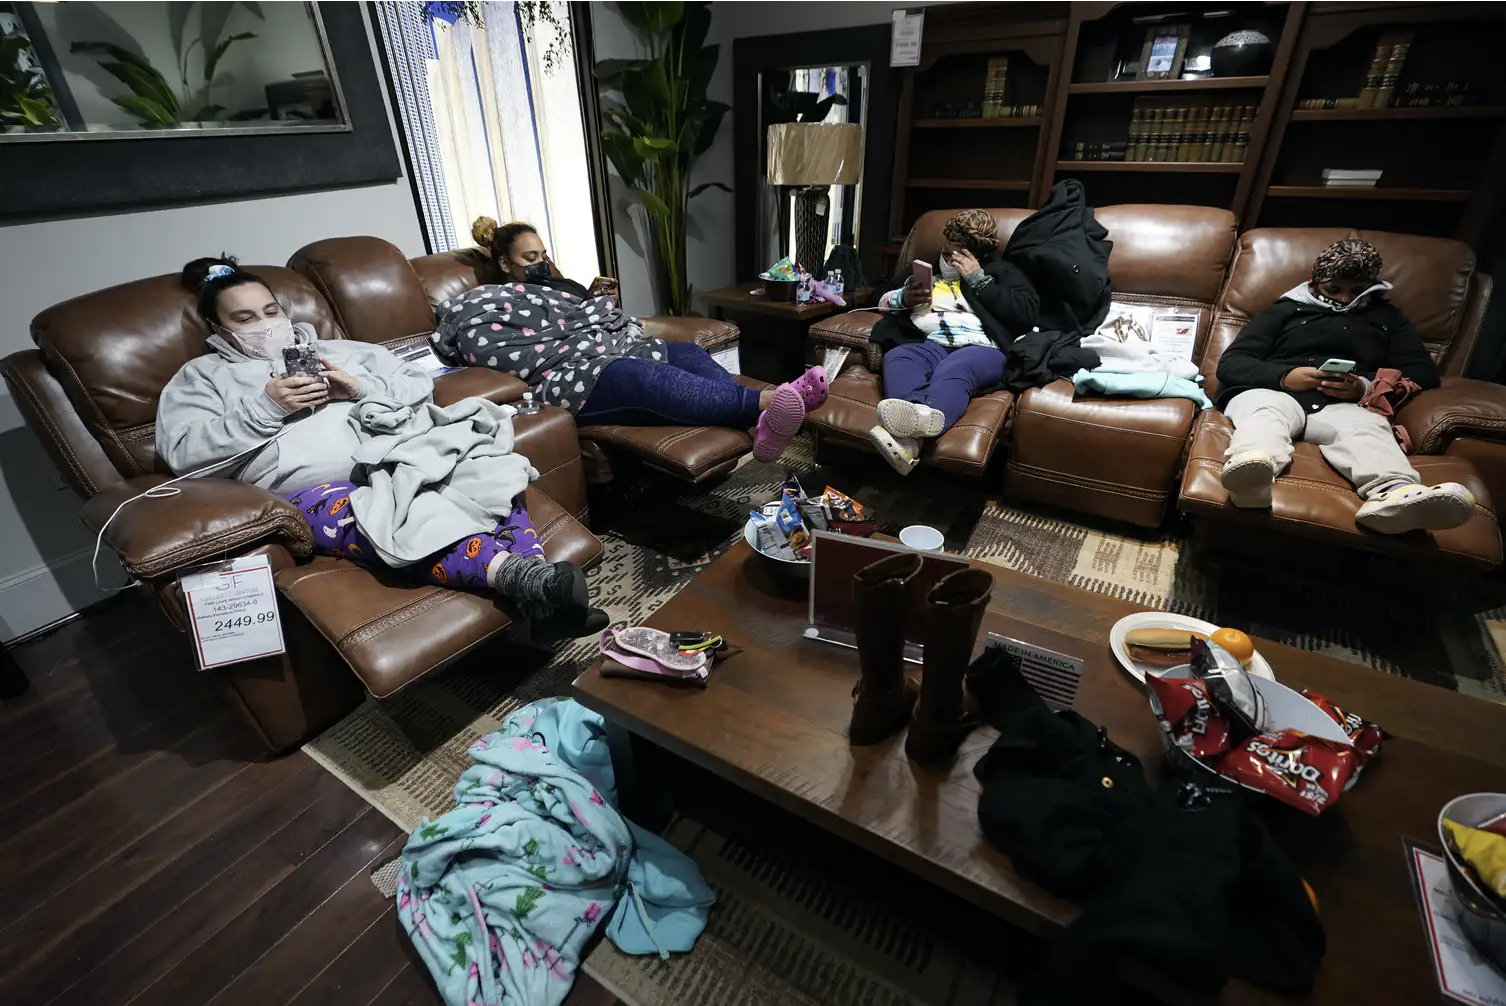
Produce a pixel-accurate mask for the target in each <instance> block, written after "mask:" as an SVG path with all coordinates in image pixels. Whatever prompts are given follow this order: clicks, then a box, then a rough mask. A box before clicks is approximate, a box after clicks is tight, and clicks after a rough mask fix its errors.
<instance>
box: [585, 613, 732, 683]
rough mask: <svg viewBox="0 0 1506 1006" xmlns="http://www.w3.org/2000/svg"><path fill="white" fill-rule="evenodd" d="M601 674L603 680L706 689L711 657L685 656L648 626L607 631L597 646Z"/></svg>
mask: <svg viewBox="0 0 1506 1006" xmlns="http://www.w3.org/2000/svg"><path fill="white" fill-rule="evenodd" d="M599 648H600V650H601V655H602V657H604V658H605V659H603V660H602V662H601V673H602V674H603V675H604V676H606V677H620V678H643V679H646V680H650V681H664V682H668V683H676V682H685V683H689V684H696V685H700V686H701V687H702V688H704V687H706V681H707V679H708V678H710V676H711V656H710V655H709V654H707V653H706V652H704V651H702V652H700V653H694V654H690V655H686V654H684V653H681V652H680V651H679V649H677V648H676V647H675V645H674V643H672V642H670V639H669V633H667V632H663V631H661V630H659V629H650V628H648V627H647V626H641V625H639V626H633V627H631V628H627V629H608V630H606V631H605V632H603V633H602V634H601V642H600V643H599Z"/></svg>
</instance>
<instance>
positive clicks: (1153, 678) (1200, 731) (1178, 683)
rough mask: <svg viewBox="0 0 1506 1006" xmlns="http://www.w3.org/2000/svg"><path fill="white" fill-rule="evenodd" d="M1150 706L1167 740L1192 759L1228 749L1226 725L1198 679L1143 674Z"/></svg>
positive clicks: (1227, 728)
mask: <svg viewBox="0 0 1506 1006" xmlns="http://www.w3.org/2000/svg"><path fill="white" fill-rule="evenodd" d="M1145 683H1146V684H1147V685H1148V686H1150V693H1151V697H1152V701H1151V709H1152V711H1153V712H1155V714H1156V719H1158V720H1160V722H1161V729H1162V730H1164V731H1165V732H1166V735H1167V736H1168V737H1169V738H1171V743H1172V744H1174V745H1175V746H1176V747H1177V748H1178V749H1180V750H1182V751H1185V752H1187V753H1188V754H1190V755H1192V756H1193V757H1194V758H1211V757H1213V756H1214V755H1219V754H1223V753H1224V752H1225V751H1227V750H1229V744H1230V737H1229V724H1228V722H1227V721H1226V720H1225V719H1224V717H1223V714H1222V713H1220V712H1219V709H1218V706H1217V705H1216V704H1215V703H1214V701H1213V697H1212V695H1211V694H1210V693H1209V689H1208V682H1206V681H1204V680H1202V679H1201V678H1183V677H1175V678H1173V677H1168V676H1165V675H1155V674H1149V675H1146V678H1145Z"/></svg>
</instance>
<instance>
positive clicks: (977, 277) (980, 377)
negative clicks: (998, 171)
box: [868, 210, 1040, 475]
mask: <svg viewBox="0 0 1506 1006" xmlns="http://www.w3.org/2000/svg"><path fill="white" fill-rule="evenodd" d="M941 238H942V244H941V255H940V259H939V261H938V262H937V263H936V271H935V277H934V280H933V282H932V284H931V287H930V289H925V288H924V287H923V286H922V285H921V284H917V283H916V281H915V278H914V276H911V278H910V279H909V280H908V281H907V282H906V283H905V285H904V286H902V287H900V288H898V289H895V290H891V291H889V292H888V293H886V294H884V296H883V297H882V298H880V299H879V303H878V309H879V310H880V311H884V312H886V313H887V317H885V318H883V319H882V320H880V321H879V323H878V324H877V325H875V326H874V330H873V341H874V343H875V344H876V345H879V346H882V347H884V348H885V349H886V352H885V353H884V395H885V396H886V397H885V398H884V399H883V401H881V402H879V404H878V420H879V424H878V425H877V426H875V427H873V428H872V429H871V430H869V431H868V439H869V440H870V441H871V442H872V443H873V444H874V446H876V447H877V448H878V449H879V453H880V454H882V455H883V456H884V458H885V460H887V461H888V462H889V464H890V466H891V467H893V468H894V470H895V471H897V472H899V473H900V474H901V475H908V474H909V473H910V471H911V470H912V469H914V467H915V464H916V462H917V461H918V460H919V456H920V438H922V437H939V436H941V435H942V434H943V433H945V432H946V431H947V430H949V429H951V428H952V424H954V423H955V422H957V420H958V419H961V418H962V414H963V413H964V412H966V411H967V403H968V402H969V401H971V400H972V398H973V396H974V395H977V394H980V393H982V392H983V391H984V390H985V389H987V388H990V387H993V386H996V385H999V384H1001V383H1002V382H1003V380H1004V372H1005V356H1004V351H1005V349H1006V348H1007V347H1008V346H1009V344H1010V343H1011V342H1013V341H1014V339H1015V337H1016V336H1018V335H1019V334H1020V333H1021V332H1026V331H1029V329H1030V326H1031V325H1032V324H1033V323H1034V321H1035V316H1036V312H1037V311H1038V310H1039V309H1040V298H1039V297H1038V296H1037V295H1036V292H1035V287H1034V286H1033V285H1031V282H1030V280H1029V279H1028V278H1027V277H1026V276H1025V274H1024V273H1023V272H1021V271H1020V270H1019V269H1018V268H1016V267H1015V266H1013V265H1010V264H1009V263H1008V262H1005V261H1004V260H1003V259H1002V258H1000V256H999V228H998V224H997V222H996V221H995V220H994V218H993V214H991V213H989V212H988V211H987V210H963V211H962V212H960V213H957V214H956V215H954V216H953V217H951V218H950V219H949V220H947V222H946V225H945V226H944V227H943V228H942V232H941Z"/></svg>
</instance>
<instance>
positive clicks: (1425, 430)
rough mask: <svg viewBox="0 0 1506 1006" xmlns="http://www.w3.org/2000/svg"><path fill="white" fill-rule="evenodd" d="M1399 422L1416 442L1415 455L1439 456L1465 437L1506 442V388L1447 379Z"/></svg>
mask: <svg viewBox="0 0 1506 1006" xmlns="http://www.w3.org/2000/svg"><path fill="white" fill-rule="evenodd" d="M1396 421H1397V423H1398V424H1400V425H1401V426H1402V427H1403V428H1404V429H1405V430H1406V431H1407V435H1408V436H1410V437H1411V438H1412V451H1413V453H1415V454H1437V453H1439V452H1440V451H1442V450H1443V448H1444V447H1446V446H1447V445H1448V442H1449V441H1450V440H1453V439H1454V438H1455V437H1458V436H1462V435H1464V434H1474V435H1476V436H1480V437H1483V438H1485V439H1487V440H1489V439H1497V440H1506V387H1502V386H1501V385H1499V384H1491V383H1489V382H1488V381H1472V380H1470V379H1468V378H1465V377H1445V378H1444V379H1443V386H1442V387H1438V388H1433V389H1432V390H1430V391H1424V392H1423V393H1422V394H1420V395H1418V396H1417V397H1416V398H1414V399H1412V400H1411V401H1410V402H1408V403H1407V404H1406V405H1404V406H1402V408H1401V412H1400V413H1398V415H1397V417H1396Z"/></svg>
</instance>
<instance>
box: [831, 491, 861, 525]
mask: <svg viewBox="0 0 1506 1006" xmlns="http://www.w3.org/2000/svg"><path fill="white" fill-rule="evenodd" d="M823 498H824V499H825V500H826V505H827V506H828V507H830V508H831V516H832V519H833V520H838V521H859V520H862V519H863V505H862V504H861V503H859V502H858V501H857V500H855V499H853V498H852V497H851V496H849V495H847V494H846V493H844V492H841V491H840V490H837V489H833V488H832V487H831V486H827V487H826V492H825V494H824V496H823Z"/></svg>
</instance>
